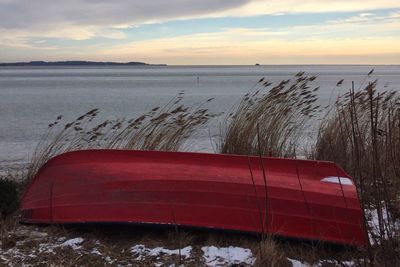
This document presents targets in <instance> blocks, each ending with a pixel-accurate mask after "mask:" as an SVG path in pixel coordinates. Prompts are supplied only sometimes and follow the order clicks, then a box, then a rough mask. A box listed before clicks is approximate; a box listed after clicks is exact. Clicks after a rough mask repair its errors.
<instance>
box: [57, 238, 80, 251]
mask: <svg viewBox="0 0 400 267" xmlns="http://www.w3.org/2000/svg"><path fill="white" fill-rule="evenodd" d="M83 241H84V239H83V238H82V237H77V238H73V239H69V240H67V241H65V242H64V243H62V244H61V245H60V246H61V247H72V248H73V249H80V248H81V246H79V244H81V243H82V242H83Z"/></svg>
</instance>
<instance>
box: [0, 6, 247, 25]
mask: <svg viewBox="0 0 400 267" xmlns="http://www.w3.org/2000/svg"><path fill="white" fill-rule="evenodd" d="M248 1H249V0H220V1H215V0H202V1H198V0H186V1H183V0H168V1H164V0H150V1H149V0H147V1H144V0H135V1H131V0H119V1H109V0H68V1H62V0H35V1H31V0H12V1H10V0H0V18H1V20H0V27H2V28H10V29H11V28H12V29H16V28H37V29H44V28H49V27H52V26H59V25H65V24H67V25H71V24H76V25H91V26H110V25H118V24H136V23H138V24H140V23H146V22H152V21H160V20H168V19H176V18H181V17H191V16H196V15H202V14H207V13H211V12H219V11H222V10H226V9H232V8H236V7H240V6H242V5H244V4H246V3H247V2H248Z"/></svg>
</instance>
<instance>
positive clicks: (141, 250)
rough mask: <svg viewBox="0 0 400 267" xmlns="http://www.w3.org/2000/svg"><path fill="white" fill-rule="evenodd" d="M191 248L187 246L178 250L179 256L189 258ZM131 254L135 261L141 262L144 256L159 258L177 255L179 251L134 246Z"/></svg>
mask: <svg viewBox="0 0 400 267" xmlns="http://www.w3.org/2000/svg"><path fill="white" fill-rule="evenodd" d="M191 252H192V247H191V246H187V247H184V248H182V249H181V250H180V254H181V256H182V257H184V258H185V259H187V258H189V257H190V253H191ZM131 253H132V254H134V255H135V256H136V258H135V260H142V259H143V258H145V257H146V256H153V257H160V256H162V255H169V256H172V255H179V249H166V248H163V247H156V248H146V246H145V245H136V246H133V247H132V248H131Z"/></svg>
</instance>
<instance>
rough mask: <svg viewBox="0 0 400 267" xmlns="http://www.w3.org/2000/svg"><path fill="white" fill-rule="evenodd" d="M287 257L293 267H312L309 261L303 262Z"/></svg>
mask: <svg viewBox="0 0 400 267" xmlns="http://www.w3.org/2000/svg"><path fill="white" fill-rule="evenodd" d="M287 259H288V261H290V263H291V264H292V267H310V265H309V264H307V263H302V262H301V261H298V260H294V259H290V258H287Z"/></svg>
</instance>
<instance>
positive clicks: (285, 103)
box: [220, 72, 321, 157]
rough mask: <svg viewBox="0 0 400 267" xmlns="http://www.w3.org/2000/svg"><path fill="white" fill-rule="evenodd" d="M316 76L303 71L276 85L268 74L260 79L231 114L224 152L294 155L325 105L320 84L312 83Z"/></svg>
mask: <svg viewBox="0 0 400 267" xmlns="http://www.w3.org/2000/svg"><path fill="white" fill-rule="evenodd" d="M315 79H316V77H315V76H308V75H305V73H304V72H299V73H298V74H297V75H296V76H295V77H294V78H293V79H290V80H284V81H282V82H280V83H279V84H277V85H274V86H272V84H271V83H270V82H269V81H267V80H265V79H264V78H263V79H261V80H259V82H258V83H257V85H256V86H255V88H253V90H252V91H251V92H249V93H248V94H246V95H245V96H244V97H243V99H242V100H241V102H240V103H239V105H238V106H237V108H236V110H235V111H234V112H232V113H230V114H229V115H228V118H227V119H226V124H225V125H223V129H222V134H221V136H222V137H221V142H220V152H221V153H227V154H242V155H259V154H260V153H261V154H262V155H271V156H277V157H288V156H293V153H294V151H295V147H296V145H297V143H298V141H299V138H300V137H301V135H302V133H303V130H304V128H305V127H307V125H308V123H309V121H310V119H312V118H313V116H314V115H315V114H316V113H317V112H318V111H319V110H320V109H321V107H320V106H318V105H317V104H316V101H317V95H316V92H317V91H318V89H319V88H318V87H312V81H314V80H315ZM271 86H272V87H271ZM260 148H261V150H260Z"/></svg>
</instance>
